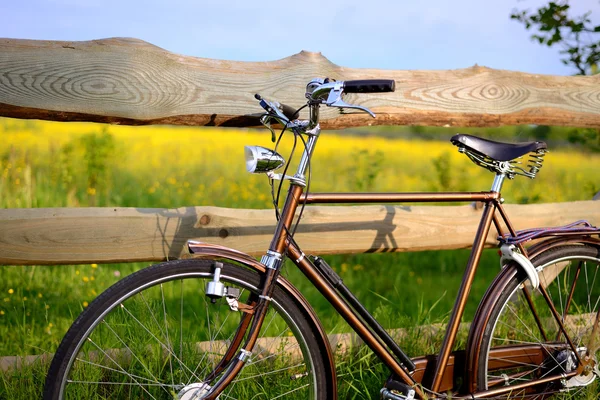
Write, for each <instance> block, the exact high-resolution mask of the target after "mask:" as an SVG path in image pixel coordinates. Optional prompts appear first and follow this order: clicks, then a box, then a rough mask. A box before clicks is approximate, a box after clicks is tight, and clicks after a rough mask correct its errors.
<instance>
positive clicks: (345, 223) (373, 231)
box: [0, 201, 600, 265]
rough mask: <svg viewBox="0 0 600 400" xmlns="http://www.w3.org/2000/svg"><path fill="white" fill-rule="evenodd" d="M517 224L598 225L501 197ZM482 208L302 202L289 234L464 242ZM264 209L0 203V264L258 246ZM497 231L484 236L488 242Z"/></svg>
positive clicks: (393, 245) (382, 246) (339, 241)
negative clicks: (198, 245)
mask: <svg viewBox="0 0 600 400" xmlns="http://www.w3.org/2000/svg"><path fill="white" fill-rule="evenodd" d="M505 208H506V210H507V212H508V214H509V215H510V217H511V220H512V221H513V224H514V225H515V226H516V227H517V229H522V228H528V227H541V226H556V225H564V224H566V223H569V222H573V221H575V220H579V219H587V220H589V221H590V222H592V223H593V224H596V225H598V224H600V204H599V202H598V201H578V202H571V203H554V204H540V205H506V206H505ZM480 215H481V210H477V209H476V208H474V207H473V206H471V205H464V206H448V207H445V206H418V207H417V206H391V205H390V206H354V207H325V206H320V207H307V208H306V210H305V213H304V216H303V218H302V223H301V224H300V226H299V229H298V232H297V235H296V238H297V240H298V242H299V244H300V245H301V246H302V248H303V249H304V251H305V252H308V253H314V254H332V253H362V252H386V251H407V250H439V249H458V248H467V247H469V246H470V245H471V244H472V240H473V237H474V236H475V231H476V230H477V224H478V221H479V218H480ZM274 226H275V217H274V213H273V211H271V210H241V209H226V208H218V207H187V208H178V209H171V210H166V209H144V208H41V209H8V210H0V264H8V265H26V264H83V263H101V262H130V261H159V260H165V259H168V258H178V257H180V255H181V253H182V250H184V245H185V242H186V240H188V239H196V240H201V241H205V242H210V243H216V244H221V245H224V246H228V247H232V248H235V249H238V250H240V251H243V252H247V253H250V254H253V255H260V254H261V253H263V252H264V251H265V250H266V249H267V248H268V245H269V240H270V238H271V237H272V235H273V231H274ZM495 237H496V232H491V233H490V236H489V237H488V240H487V244H488V246H492V245H494V244H495V243H496V242H495Z"/></svg>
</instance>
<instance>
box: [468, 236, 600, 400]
mask: <svg viewBox="0 0 600 400" xmlns="http://www.w3.org/2000/svg"><path fill="white" fill-rule="evenodd" d="M569 244H572V245H577V244H589V245H592V246H596V247H599V248H600V239H596V238H593V237H591V236H589V235H581V236H557V237H551V238H548V239H545V240H542V241H541V242H538V243H536V244H534V245H533V246H531V247H529V248H528V249H527V258H528V259H529V260H532V259H533V258H535V257H537V256H539V255H540V254H542V253H544V252H546V251H548V250H550V249H553V248H555V247H560V246H564V245H569ZM521 271H523V268H522V266H521V265H519V264H518V263H516V262H514V261H512V262H508V263H507V264H505V265H503V269H502V270H501V271H500V273H499V274H498V275H497V276H496V278H495V279H494V281H493V282H492V283H491V284H490V286H489V287H488V290H487V292H486V293H485V295H484V296H483V298H482V300H481V302H480V303H479V308H478V309H477V312H476V313H475V317H474V318H473V322H472V324H471V329H470V331H469V338H468V339H467V346H466V354H468V355H469V357H468V359H467V363H466V368H467V370H466V375H465V378H466V379H467V380H468V382H467V383H468V385H467V387H468V390H469V391H470V392H471V393H473V392H475V391H476V389H477V370H478V356H479V352H480V351H481V341H482V337H483V334H484V332H483V329H484V327H485V325H486V324H487V321H488V320H489V319H490V317H491V313H492V310H493V307H494V304H495V299H497V298H498V297H499V296H500V294H501V293H502V291H503V290H504V288H505V287H506V285H507V284H508V282H510V280H511V279H512V278H513V277H514V276H516V275H517V274H519V273H522V272H521Z"/></svg>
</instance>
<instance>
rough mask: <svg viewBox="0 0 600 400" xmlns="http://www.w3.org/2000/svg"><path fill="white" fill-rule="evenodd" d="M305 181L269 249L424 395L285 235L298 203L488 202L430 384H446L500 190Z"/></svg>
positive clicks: (292, 195)
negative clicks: (315, 188) (350, 188)
mask: <svg viewBox="0 0 600 400" xmlns="http://www.w3.org/2000/svg"><path fill="white" fill-rule="evenodd" d="M302 190H303V188H302V186H299V185H294V184H292V185H291V186H290V188H289V192H288V196H287V198H286V202H285V205H284V208H283V210H282V214H281V218H280V220H279V223H278V225H277V228H276V231H275V235H274V238H273V241H272V242H271V245H270V247H269V250H271V251H274V252H277V253H283V252H286V251H287V254H288V256H289V257H290V259H291V261H292V262H294V264H296V266H298V268H299V269H300V270H301V271H302V272H303V273H304V274H305V275H306V276H307V277H308V279H309V280H310V281H311V282H312V284H313V285H314V286H315V287H316V288H317V289H318V290H319V291H320V292H321V293H322V294H323V296H324V297H325V298H326V299H327V300H328V301H329V302H330V303H331V304H332V305H333V306H334V308H335V309H336V310H337V311H338V312H339V313H340V315H341V316H342V317H343V318H344V319H345V320H346V322H348V324H349V325H350V326H351V327H352V329H354V330H355V331H356V333H357V334H358V335H359V336H360V337H361V338H362V339H363V340H364V342H365V343H366V344H367V345H368V346H369V347H370V348H371V349H372V350H373V352H374V353H375V354H376V355H377V356H378V357H379V358H380V359H381V360H382V361H383V362H384V363H385V364H386V366H387V367H388V368H390V370H391V371H392V372H394V373H395V374H396V375H397V376H398V377H400V378H401V379H402V380H403V381H405V382H406V383H407V384H410V385H411V386H413V387H415V390H416V391H417V394H419V395H420V396H421V397H425V394H424V393H423V392H422V390H421V389H420V388H419V387H417V386H416V385H417V382H416V381H415V379H414V378H413V377H412V376H411V375H409V374H408V373H407V372H406V370H405V369H404V368H403V367H402V365H400V363H399V362H398V361H397V360H396V359H395V358H394V356H393V355H392V354H391V353H390V351H389V350H388V349H387V348H386V347H385V346H384V345H383V343H382V342H381V340H380V339H379V338H378V337H377V336H376V335H375V334H374V333H373V332H372V331H371V330H370V329H369V327H367V326H366V324H365V323H364V322H363V321H362V320H361V319H360V317H359V316H358V315H357V314H356V312H355V311H354V310H353V309H352V308H351V307H350V306H349V304H348V303H347V302H346V301H345V300H344V299H342V298H341V296H340V295H339V294H338V293H337V292H336V291H335V289H334V288H332V287H331V285H330V284H329V283H328V282H327V281H326V280H325V279H324V278H323V277H322V276H321V275H320V274H319V273H318V272H317V271H316V269H315V267H314V265H312V263H311V262H310V261H308V260H307V258H306V257H304V253H303V252H302V251H301V250H300V248H298V247H297V246H296V245H295V243H293V242H292V241H289V240H287V233H288V232H289V230H290V229H291V226H292V223H293V219H294V215H295V212H296V209H297V207H298V205H299V204H302V203H305V204H316V203H340V204H343V203H407V202H410V203H424V202H444V203H447V202H466V201H476V202H483V203H484V204H485V206H484V210H483V215H482V217H481V221H480V223H479V227H478V229H477V233H476V235H475V239H474V242H473V247H472V250H471V255H470V257H469V261H468V263H467V267H466V270H465V273H464V276H463V279H462V283H461V285H460V289H459V292H458V295H457V299H456V302H455V304H454V307H453V309H452V313H451V317H450V321H449V324H448V329H447V331H446V336H445V338H444V341H443V344H442V348H441V350H440V353H439V356H438V358H437V363H436V367H435V372H434V375H433V376H434V378H433V383H432V385H431V390H433V391H434V392H435V391H438V390H439V388H440V386H441V385H442V378H443V376H444V373H445V371H446V367H447V364H448V360H449V358H450V353H451V350H452V346H453V345H454V342H455V339H456V335H457V332H458V328H459V325H460V320H461V318H462V315H463V313H464V309H465V305H466V302H467V298H468V295H469V292H470V290H471V286H472V283H473V279H474V277H475V272H476V270H477V266H478V264H479V259H480V257H481V253H482V251H483V248H484V244H485V239H486V238H487V235H488V232H489V229H490V227H491V225H492V221H493V220H494V221H495V222H496V223H497V220H496V219H495V218H492V217H493V216H494V215H495V211H496V209H497V208H498V207H499V205H500V203H499V201H500V200H499V199H500V193H497V192H458V193H443V192H442V193H309V194H306V195H304V194H303V193H302ZM501 217H502V219H503V220H504V222H505V224H506V225H507V226H510V222H509V221H508V219H507V218H506V216H505V215H504V214H503V213H501Z"/></svg>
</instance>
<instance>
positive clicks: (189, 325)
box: [44, 79, 600, 400]
mask: <svg viewBox="0 0 600 400" xmlns="http://www.w3.org/2000/svg"><path fill="white" fill-rule="evenodd" d="M391 91H394V81H390V80H358V81H346V82H342V81H334V80H330V79H314V80H312V81H311V82H309V83H308V85H307V88H306V98H307V103H306V105H305V106H304V107H307V108H308V119H307V120H300V119H298V116H299V112H298V111H299V110H295V109H293V108H291V107H288V106H285V105H281V104H279V103H277V102H272V101H268V100H266V99H263V98H261V97H260V96H259V95H256V98H257V100H258V101H259V103H260V105H261V106H262V107H263V108H264V110H265V113H264V114H263V115H262V117H261V122H262V123H263V124H265V125H266V126H268V127H271V124H279V125H280V126H281V127H282V128H283V129H282V130H281V135H279V140H280V139H281V137H282V136H283V134H284V132H292V133H293V135H294V143H295V144H299V146H298V147H299V148H301V149H302V154H301V157H300V160H299V163H298V166H297V171H296V173H295V174H294V175H287V174H286V173H287V171H288V166H289V165H290V164H289V163H285V160H284V159H283V157H281V156H280V155H279V154H278V153H277V152H276V151H274V150H269V149H266V148H263V147H256V146H255V147H247V148H246V166H247V169H248V170H249V171H250V172H255V173H265V174H267V175H268V177H269V179H270V182H271V187H272V195H273V198H274V203H275V206H276V207H275V209H276V215H277V220H278V222H277V226H276V228H275V233H274V235H273V239H272V241H271V244H270V246H269V248H268V250H267V251H266V254H265V255H264V256H263V257H262V259H261V260H260V261H257V260H256V259H254V258H252V257H250V256H248V255H246V254H244V253H241V252H239V251H236V250H233V249H230V248H226V247H222V246H218V245H212V244H208V243H200V242H194V241H190V242H188V247H189V253H190V258H189V259H183V260H178V261H170V262H165V263H162V264H158V265H155V266H151V267H148V268H146V269H143V270H140V271H138V272H136V273H134V274H132V275H130V276H128V277H127V278H125V279H123V280H121V281H120V282H118V283H116V284H115V285H113V286H112V287H110V288H109V289H108V290H106V291H105V292H104V293H102V294H101V295H100V296H98V298H97V299H95V300H94V302H93V303H92V304H90V305H89V307H88V308H87V309H86V310H85V311H84V312H83V313H82V314H81V315H80V316H79V317H78V318H77V320H76V321H75V322H74V324H73V325H72V327H71V328H70V329H69V331H68V332H67V334H66V335H65V337H64V339H63V341H62V343H61V344H60V346H59V348H58V350H57V352H56V354H55V356H54V359H53V361H52V364H51V367H50V370H49V372H48V375H47V378H46V386H45V391H44V398H45V399H83V398H85V399H107V398H135V399H180V400H199V399H278V398H286V399H287V398H297V399H335V398H337V387H336V370H335V365H334V357H333V351H332V349H331V347H330V344H329V341H328V337H327V335H326V333H325V331H324V329H323V328H322V326H321V323H320V322H319V319H318V317H317V316H316V315H315V312H314V311H313V309H312V307H311V306H310V304H309V303H308V302H307V301H306V300H305V298H304V297H303V295H302V294H301V293H300V292H299V291H298V290H297V289H296V288H295V287H294V286H293V285H292V284H291V283H290V282H289V281H288V280H286V279H285V278H284V277H283V276H281V274H280V272H281V268H282V266H283V263H284V259H286V258H287V259H288V260H289V261H290V262H291V263H293V264H294V265H296V266H297V267H298V268H299V269H300V270H301V271H302V272H303V273H304V274H305V275H306V277H307V278H308V279H309V280H310V282H312V284H313V285H314V286H315V287H316V288H318V290H319V291H320V292H321V293H322V295H323V296H324V297H325V298H326V299H327V300H328V301H329V302H330V303H331V304H332V305H333V307H334V308H335V309H336V310H337V312H338V313H339V314H340V315H341V316H342V317H343V318H344V319H345V320H346V321H347V323H348V324H349V325H350V327H351V328H352V329H353V330H354V331H355V332H356V333H357V334H358V335H359V336H360V338H362V340H363V341H364V343H366V345H367V346H369V348H370V349H371V350H372V351H373V352H374V354H375V355H376V356H377V357H378V358H379V359H380V360H381V361H382V362H383V363H384V364H385V365H386V366H387V367H388V368H389V370H390V377H389V379H388V380H387V381H386V382H382V386H383V388H382V389H381V391H380V392H379V393H373V394H372V398H375V397H381V398H383V399H392V400H410V399H425V398H429V399H431V398H435V399H444V398H452V399H487V398H494V399H495V398H510V399H513V398H546V397H550V396H551V395H553V394H555V393H558V392H567V391H573V392H574V393H577V391H579V390H582V389H585V388H586V387H587V386H588V385H590V384H592V383H593V382H594V381H596V380H597V379H598V378H600V371H599V367H598V359H599V354H600V352H599V350H598V348H599V347H600V326H599V325H600V312H599V303H600V276H599V275H600V274H599V272H598V270H599V269H600V238H599V235H600V230H599V229H598V228H595V227H593V226H591V225H590V224H589V223H587V222H585V221H578V222H575V223H573V224H570V225H566V226H562V227H555V228H538V229H527V230H522V231H516V230H515V228H514V227H513V225H512V224H511V222H510V220H509V218H508V215H507V214H506V212H505V209H504V208H503V205H502V203H503V198H502V196H501V194H500V192H501V188H502V184H503V182H504V181H505V179H507V178H508V179H513V178H515V177H516V176H517V175H522V176H526V177H529V178H534V177H535V176H536V173H537V172H538V171H539V170H540V168H541V167H542V161H543V156H544V154H545V152H546V144H545V143H543V142H529V143H519V144H507V143H498V142H493V141H489V140H485V139H481V138H477V137H474V136H469V135H461V134H459V135H456V136H454V137H453V138H452V143H453V144H454V145H455V146H457V147H458V150H459V151H460V152H461V153H464V154H465V155H466V156H467V157H469V158H470V159H471V160H472V161H473V162H474V163H475V164H477V165H479V166H481V167H484V168H486V169H488V170H490V171H491V172H492V173H493V183H492V187H491V189H490V190H489V191H484V192H464V193H462V192H461V193H311V192H310V191H309V188H310V176H311V168H310V161H311V157H312V155H313V153H314V151H315V148H316V144H317V141H318V139H319V136H320V134H321V129H320V126H319V109H320V107H321V106H322V105H325V106H327V107H339V108H341V109H343V110H345V111H348V110H352V109H354V110H359V111H364V112H367V113H370V114H371V115H372V116H374V114H373V113H372V112H371V111H370V110H368V109H367V108H365V107H362V106H358V105H353V104H348V103H346V102H345V101H344V94H345V93H383V92H391ZM304 107H303V108H304ZM272 132H273V139H274V141H275V139H276V134H275V131H274V130H272ZM277 144H279V141H277ZM294 148H296V146H294ZM292 154H293V152H292ZM283 165H286V166H285V168H284V170H283V172H282V173H281V174H276V173H275V172H274V171H275V170H277V169H278V168H280V167H282V166H283ZM313 172H314V171H313ZM275 182H278V183H277V184H276V183H275ZM283 182H289V188H288V191H287V196H286V198H285V202H284V205H283V207H282V208H281V210H279V207H278V204H279V202H278V200H279V196H280V193H281V188H282V184H283ZM465 201H468V202H473V201H476V202H482V203H483V204H484V207H483V211H482V215H481V221H480V223H479V227H478V229H477V233H476V235H475V238H474V240H473V246H472V250H471V255H470V258H469V260H468V263H467V265H466V268H465V272H464V277H463V279H462V283H461V285H460V288H459V291H458V295H457V298H456V301H455V305H454V308H453V310H452V312H451V314H450V318H449V321H448V325H447V330H446V332H445V337H444V339H443V342H442V344H441V348H440V349H439V353H438V354H435V355H427V356H423V357H417V358H412V359H411V358H409V357H408V356H407V355H406V354H405V352H404V351H403V350H402V349H401V348H400V347H399V346H398V344H397V343H396V342H395V341H394V339H393V338H392V337H391V335H390V334H389V333H388V332H386V331H385V330H384V329H383V328H382V326H381V325H380V324H379V323H378V322H377V321H376V320H375V318H374V317H373V316H372V315H371V314H370V313H369V311H367V310H366V309H365V308H364V307H363V306H362V305H361V303H360V302H359V301H358V299H357V298H356V297H355V296H354V295H353V294H352V292H351V291H350V290H348V288H347V287H346V286H345V285H344V283H343V281H342V279H341V278H340V277H339V276H338V275H337V274H336V273H335V272H334V270H333V269H332V268H331V267H330V266H329V265H328V264H327V263H326V262H325V260H323V259H322V258H320V257H316V256H310V255H307V254H305V253H304V252H303V251H302V250H301V248H300V246H299V244H297V243H296V241H295V240H294V232H295V230H296V227H297V226H298V223H300V221H301V217H302V211H303V209H304V206H305V205H307V204H317V203H403V202H411V203H421V202H436V203H439V202H465ZM492 225H493V226H494V227H495V229H496V230H497V231H498V232H499V238H498V241H499V248H500V251H501V260H500V265H501V266H502V269H501V272H500V273H499V275H498V276H497V277H496V279H495V280H494V281H493V283H492V284H491V286H490V287H489V289H488V290H487V292H486V294H485V296H484V297H483V299H482V300H481V303H480V306H479V308H478V311H477V313H476V314H475V317H474V319H473V321H472V323H471V325H470V328H469V336H468V339H467V343H466V348H465V349H462V350H454V345H455V342H456V338H457V333H458V331H459V324H460V321H461V317H462V316H463V311H464V309H465V304H466V301H467V297H468V295H469V291H470V288H471V285H472V282H473V279H474V276H475V272H476V270H477V266H478V263H479V259H480V256H481V253H482V250H483V247H484V242H485V239H486V237H487V236H488V233H489V230H490V228H491V226H492ZM525 243H527V244H528V246H527V248H526V247H525V246H524V244H525ZM90 245H91V246H93V243H91V244H90ZM594 384H595V385H596V384H597V383H594Z"/></svg>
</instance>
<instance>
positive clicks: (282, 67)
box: [0, 38, 600, 129]
mask: <svg viewBox="0 0 600 400" xmlns="http://www.w3.org/2000/svg"><path fill="white" fill-rule="evenodd" d="M314 77H331V78H335V79H338V80H349V79H361V78H362V79H364V78H387V79H394V80H395V81H396V92H395V93H393V94H390V93H384V94H371V95H355V94H352V95H348V97H347V101H348V102H349V103H355V104H360V105H364V106H367V107H369V108H371V109H372V110H373V111H375V112H376V113H377V114H378V117H377V119H372V118H371V117H369V116H368V115H366V114H364V113H361V114H353V115H344V116H341V115H340V114H339V111H338V109H327V110H324V112H323V114H322V126H323V128H325V129H328V128H344V127H349V126H359V125H363V126H364V125H371V124H384V125H430V126H444V125H450V126H480V127H483V126H499V125H518V124H543V125H565V126H576V127H600V75H596V76H578V77H574V76H571V77H559V76H546V75H534V74H525V73H520V72H511V71H499V70H494V69H490V68H485V67H478V66H474V67H472V68H467V69H460V70H454V71H385V70H375V69H352V68H344V67H340V66H338V65H335V64H333V63H331V62H330V61H329V60H327V59H326V58H325V57H324V56H322V55H321V54H320V53H309V52H304V51H303V52H301V53H298V54H295V55H293V56H291V57H288V58H285V59H282V60H278V61H273V62H236V61H221V60H211V59H203V58H195V57H187V56H182V55H178V54H173V53H170V52H168V51H166V50H163V49H161V48H159V47H156V46H153V45H151V44H149V43H146V42H143V41H141V40H137V39H123V38H113V39H103V40H93V41H87V42H57V41H34V40H19V39H0V116H5V117H17V118H38V119H50V120H56V121H93V122H108V123H118V124H131V125H143V124H183V125H221V126H256V125H258V119H257V116H258V115H259V113H260V111H261V109H260V107H259V106H258V104H257V102H256V100H255V99H254V97H253V96H254V94H255V93H260V94H261V95H263V96H265V97H267V98H271V99H274V100H278V101H280V102H283V103H286V104H289V105H292V106H296V107H299V106H301V105H302V104H303V103H304V101H305V99H304V92H305V86H306V83H307V82H308V81H309V80H310V79H311V78H314Z"/></svg>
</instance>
